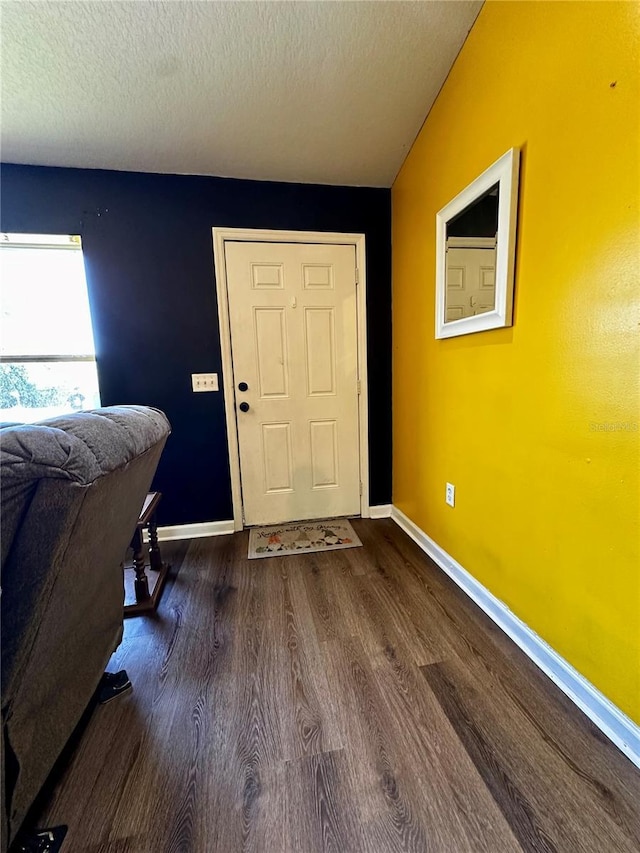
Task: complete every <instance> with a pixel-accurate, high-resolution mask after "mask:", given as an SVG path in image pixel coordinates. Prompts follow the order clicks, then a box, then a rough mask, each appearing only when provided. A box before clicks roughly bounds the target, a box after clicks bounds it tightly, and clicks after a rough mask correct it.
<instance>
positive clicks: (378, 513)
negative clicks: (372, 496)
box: [369, 504, 393, 518]
mask: <svg viewBox="0 0 640 853" xmlns="http://www.w3.org/2000/svg"><path fill="white" fill-rule="evenodd" d="M392 508H393V507H392V505H391V504H377V505H376V506H370V507H369V517H370V518H391V510H392Z"/></svg>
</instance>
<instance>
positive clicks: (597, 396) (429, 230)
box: [393, 2, 640, 722]
mask: <svg viewBox="0 0 640 853" xmlns="http://www.w3.org/2000/svg"><path fill="white" fill-rule="evenodd" d="M639 37H640V5H639V4H637V3H616V2H613V3H598V2H596V3H584V2H578V3H575V2H570V3H563V2H559V3H544V2H521V3H494V2H488V3H487V4H486V5H485V6H484V8H483V10H482V12H481V13H480V16H479V17H478V20H477V21H476V24H475V26H474V27H473V29H472V31H471V33H470V35H469V38H468V39H467V42H466V43H465V45H464V47H463V49H462V51H461V53H460V56H459V57H458V59H457V61H456V63H455V65H454V67H453V69H452V71H451V74H450V75H449V78H448V80H447V82H446V83H445V86H444V88H443V89H442V92H441V93H440V95H439V97H438V99H437V101H436V103H435V105H434V107H433V109H432V110H431V113H430V114H429V116H428V118H427V121H426V123H425V125H424V127H423V129H422V131H421V133H420V135H419V136H418V139H417V140H416V142H415V144H414V146H413V148H412V150H411V152H410V154H409V156H408V157H407V160H406V162H405V164H404V166H403V168H402V170H401V172H400V174H399V175H398V178H397V179H396V182H395V184H394V186H393V253H394V260H393V281H394V283H393V299H394V302H393V325H394V368H393V369H394V400H393V407H394V411H393V417H394V503H395V504H396V506H398V507H399V508H400V509H401V510H403V511H404V512H405V513H406V514H407V515H408V516H409V517H410V518H411V519H412V520H413V521H414V522H416V524H418V525H419V527H421V528H422V529H423V530H424V531H426V532H427V533H428V534H429V535H430V536H431V537H432V538H433V539H434V540H435V541H436V542H437V543H438V544H439V545H440V546H441V547H443V548H444V549H445V550H446V551H448V552H449V553H450V554H451V555H452V556H453V557H455V558H456V559H457V560H458V561H459V562H460V563H461V564H462V565H463V566H464V567H465V568H466V569H467V570H468V571H470V572H471V573H472V574H473V575H474V576H475V577H476V578H477V579H478V580H479V581H480V582H481V583H483V584H484V585H485V586H487V587H488V588H489V589H490V590H491V591H492V592H493V593H494V594H495V595H496V596H498V597H499V598H500V599H502V600H503V601H504V602H506V604H507V605H508V606H509V607H510V608H511V609H512V610H513V611H514V612H515V613H516V614H517V615H518V616H519V617H520V618H521V619H523V620H524V621H525V622H526V623H527V624H528V625H529V626H530V627H531V628H533V630H534V631H536V632H537V633H538V634H540V635H541V636H542V637H543V638H544V639H545V640H546V641H547V642H548V643H550V644H551V645H552V646H553V647H554V648H555V649H556V650H557V651H558V652H559V653H560V654H561V655H563V656H564V657H565V658H566V659H567V660H569V661H570V662H571V663H572V664H573V665H574V666H575V667H576V668H577V669H578V670H579V671H580V672H581V673H582V674H583V675H584V676H585V677H586V678H588V679H589V680H590V681H592V682H593V683H594V684H595V685H596V686H597V687H598V688H599V689H600V690H602V691H603V692H604V693H605V695H606V696H608V697H609V698H610V699H611V700H612V701H613V702H615V703H616V704H617V705H618V706H619V707H620V708H621V709H622V710H623V711H625V712H626V713H627V714H629V715H630V716H631V717H632V718H633V719H634V720H635V721H636V722H640V554H639V544H640V541H639V540H640V533H639V522H640V475H639V465H640V452H639V447H640V433H639V432H638V431H637V430H638V422H640V384H639V368H640V357H639V350H638V323H639V319H640V311H639V308H640V284H639V275H638V269H639V260H640V259H639V239H640V230H639V229H640V221H639V219H640V217H639V203H638V197H639V194H640V175H639V165H638V161H639V153H640V152H639V115H638V112H639V104H640V91H639V81H638V75H639V64H638V44H639ZM614 81H615V83H616V85H615V86H612V85H611V84H613V83H614ZM512 146H519V147H521V149H522V160H521V183H520V205H519V225H518V247H517V254H516V295H515V312H514V325H513V327H512V328H509V329H500V330H497V331H492V332H482V333H480V334H475V335H467V336H465V337H459V338H454V339H451V340H445V341H436V340H435V339H434V323H435V319H434V302H435V297H434V267H435V236H434V235H435V215H436V212H437V211H438V210H439V209H440V208H441V207H443V206H444V205H445V204H446V203H447V202H448V201H449V200H450V199H451V198H453V196H454V195H456V193H458V192H459V191H460V190H461V189H463V188H464V187H465V186H466V185H467V184H468V183H469V182H470V181H471V180H473V178H475V177H476V176H477V175H478V174H480V172H482V171H483V170H484V169H485V168H486V167H487V166H489V165H490V164H491V163H492V162H493V161H494V160H496V159H497V158H498V157H499V156H500V155H501V154H503V153H504V152H505V151H506V150H507V149H509V148H511V147H512ZM592 424H629V425H631V426H630V429H629V430H628V431H627V430H625V429H617V430H615V431H606V432H600V431H596V430H594V429H593V428H592ZM634 429H635V431H633V430H634ZM447 480H448V481H449V482H452V483H454V484H455V486H456V507H455V509H451V508H449V507H447V506H446V505H445V501H444V492H445V481H447Z"/></svg>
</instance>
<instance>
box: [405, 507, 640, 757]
mask: <svg viewBox="0 0 640 853" xmlns="http://www.w3.org/2000/svg"><path fill="white" fill-rule="evenodd" d="M391 518H392V519H393V520H394V521H395V522H396V524H397V525H398V526H399V527H401V528H402V530H404V532H405V533H406V534H407V535H408V536H410V537H411V538H412V539H413V540H414V542H416V543H417V544H418V545H419V546H420V548H422V550H423V551H424V552H425V553H426V554H427V555H428V556H429V557H431V559H432V560H433V561H434V563H437V565H438V566H440V568H441V569H442V570H443V571H444V572H446V574H448V575H449V577H450V578H451V579H452V580H453V581H455V583H457V584H458V586H459V587H460V589H462V590H463V591H464V592H466V594H467V595H468V596H469V597H470V598H471V599H473V601H475V603H476V604H477V605H478V607H480V608H481V609H482V610H484V612H485V613H486V614H487V616H489V617H490V618H491V619H493V621H494V622H495V623H496V625H498V627H499V628H501V629H502V630H503V631H504V632H505V634H507V636H509V637H510V638H511V639H512V640H513V642H514V643H515V644H516V645H517V646H519V647H520V648H521V649H522V651H523V652H524V653H525V654H526V655H527V657H529V658H530V659H531V660H532V661H533V662H534V663H535V664H536V665H537V666H539V667H540V669H541V670H542V671H543V672H544V673H545V675H547V676H549V678H550V679H551V680H552V681H553V682H554V684H556V685H557V686H558V687H559V688H560V690H562V692H563V693H565V694H566V695H567V696H568V697H569V699H571V700H572V701H573V702H574V703H575V704H576V705H577V706H578V708H580V710H581V711H583V712H584V713H585V714H586V715H587V717H589V719H590V720H591V721H592V722H593V723H595V725H596V726H597V727H598V728H599V729H600V730H601V731H602V732H603V733H604V734H605V735H606V736H607V737H608V738H609V739H610V740H611V741H612V742H613V743H614V744H615V745H616V746H617V747H618V749H620V750H621V751H622V752H623V753H624V754H625V755H626V756H627V758H629V759H630V760H631V761H632V762H633V763H634V764H635V765H636V767H639V768H640V726H638V725H636V723H634V722H633V720H631V719H630V718H629V717H627V715H626V714H624V713H623V712H622V711H621V710H620V709H619V708H617V707H616V706H615V705H614V704H613V702H611V701H610V700H609V699H607V697H606V696H605V695H604V694H603V693H601V692H600V691H599V690H598V688H597V687H594V685H593V684H591V682H590V681H587V679H586V678H585V677H584V676H583V675H581V674H580V673H579V672H578V671H577V670H576V669H574V667H572V666H571V664H570V663H569V662H568V661H566V660H565V659H564V658H563V657H561V656H560V655H559V654H558V653H557V652H556V651H555V650H554V649H552V648H551V646H550V645H548V643H546V642H545V641H544V640H543V639H542V637H539V636H538V635H537V634H536V633H535V631H532V630H531V628H529V626H528V625H526V624H525V623H524V622H523V621H522V620H521V619H519V618H518V617H517V616H516V615H515V613H512V611H511V610H509V608H508V607H507V605H506V604H505V603H504V602H503V601H500V599H499V598H496V597H495V595H493V593H491V592H489V590H488V589H487V588H486V587H485V586H483V585H482V584H481V583H480V582H479V581H477V580H476V579H475V578H474V577H473V576H472V575H470V574H469V572H468V571H467V570H466V569H464V568H463V567H462V566H461V565H460V563H458V562H457V561H456V560H454V559H453V557H451V556H450V555H449V554H447V552H446V551H444V550H443V549H442V548H441V547H440V546H439V545H437V544H436V543H435V542H434V541H433V539H431V538H430V537H429V536H427V534H426V533H425V532H424V531H423V530H421V529H420V528H419V527H418V526H417V525H416V524H414V523H413V521H411V519H410V518H408V517H407V516H406V515H405V514H404V513H403V512H402V511H401V510H399V509H398V508H397V507H395V506H394V507H392V510H391Z"/></svg>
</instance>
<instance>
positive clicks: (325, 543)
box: [249, 518, 362, 560]
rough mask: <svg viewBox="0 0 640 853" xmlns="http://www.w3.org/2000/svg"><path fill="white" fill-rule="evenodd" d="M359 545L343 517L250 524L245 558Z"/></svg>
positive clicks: (333, 549)
mask: <svg viewBox="0 0 640 853" xmlns="http://www.w3.org/2000/svg"><path fill="white" fill-rule="evenodd" d="M361 545H362V542H361V541H360V540H359V539H358V536H357V534H356V532H355V530H354V529H353V527H352V526H351V525H350V524H349V522H348V521H347V520H346V519H344V518H340V519H329V520H328V521H300V522H293V523H291V524H276V525H273V526H271V527H252V528H251V531H250V533H249V559H250V560H258V559H260V557H277V556H281V557H284V556H286V555H287V554H300V553H301V552H306V553H310V552H311V551H337V550H338V549H340V548H357V547H358V546H361Z"/></svg>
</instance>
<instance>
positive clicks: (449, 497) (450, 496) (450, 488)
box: [444, 483, 456, 506]
mask: <svg viewBox="0 0 640 853" xmlns="http://www.w3.org/2000/svg"><path fill="white" fill-rule="evenodd" d="M444 499H445V501H446V502H447V503H448V504H449V506H455V505H456V487H455V486H454V485H453V483H447V489H446V491H445V495H444Z"/></svg>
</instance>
